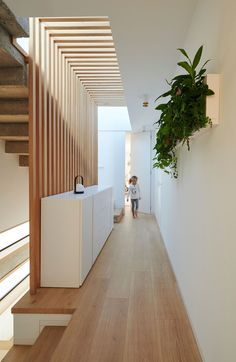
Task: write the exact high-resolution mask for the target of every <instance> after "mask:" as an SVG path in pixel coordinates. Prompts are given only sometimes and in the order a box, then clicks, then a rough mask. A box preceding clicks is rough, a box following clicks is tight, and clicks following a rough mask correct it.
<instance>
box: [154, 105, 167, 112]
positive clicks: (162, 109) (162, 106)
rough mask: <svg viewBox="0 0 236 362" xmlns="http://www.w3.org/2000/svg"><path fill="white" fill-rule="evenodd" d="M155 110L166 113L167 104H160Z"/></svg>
mask: <svg viewBox="0 0 236 362" xmlns="http://www.w3.org/2000/svg"><path fill="white" fill-rule="evenodd" d="M155 109H156V110H158V111H164V110H165V109H166V104H165V103H162V104H159V106H157V107H156V108H155Z"/></svg>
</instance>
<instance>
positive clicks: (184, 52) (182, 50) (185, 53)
mask: <svg viewBox="0 0 236 362" xmlns="http://www.w3.org/2000/svg"><path fill="white" fill-rule="evenodd" d="M177 50H179V51H180V52H181V53H182V54H183V55H184V56H185V57H186V58H187V59H188V60H189V62H190V64H192V63H191V60H190V58H189V56H188V54H187V52H186V51H185V50H184V49H183V48H178V49H177Z"/></svg>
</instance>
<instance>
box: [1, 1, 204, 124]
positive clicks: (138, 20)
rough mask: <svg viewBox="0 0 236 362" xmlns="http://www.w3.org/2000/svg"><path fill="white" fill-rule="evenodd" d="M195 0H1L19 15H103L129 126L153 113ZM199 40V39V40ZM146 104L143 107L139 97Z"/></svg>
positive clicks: (153, 116) (148, 119)
mask: <svg viewBox="0 0 236 362" xmlns="http://www.w3.org/2000/svg"><path fill="white" fill-rule="evenodd" d="M197 1H198V0H146V1H141V0H119V1H117V0H116V1H115V0H86V1H85V0H40V1H38V0H21V1H17V0H5V2H6V3H7V4H8V6H9V7H10V8H11V10H13V12H15V14H16V15H19V16H55V17H56V16H108V17H109V18H110V21H111V27H112V33H113V38H114V42H115V47H116V51H117V55H118V60H119V65H120V71H121V76H122V79H123V85H124V90H125V98H126V103H127V106H128V112H129V116H130V120H131V124H132V128H133V129H134V130H143V129H145V128H146V129H149V128H150V127H152V125H153V123H154V122H155V120H156V119H157V113H156V111H155V110H154V107H155V104H154V100H155V98H157V96H158V95H159V94H160V93H161V92H163V91H164V90H165V87H166V85H165V79H166V78H168V79H170V78H171V77H172V75H173V73H174V71H175V68H176V62H177V60H178V52H177V51H176V49H177V48H178V47H182V46H184V42H185V38H186V35H187V31H188V27H189V25H190V23H191V19H192V15H193V12H194V8H195V5H196V3H197ZM200 45H201V44H200ZM146 100H147V101H149V107H148V108H143V107H142V103H143V101H146Z"/></svg>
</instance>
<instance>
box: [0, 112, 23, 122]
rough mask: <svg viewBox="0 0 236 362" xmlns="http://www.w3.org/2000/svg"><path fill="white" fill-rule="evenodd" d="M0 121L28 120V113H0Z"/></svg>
mask: <svg viewBox="0 0 236 362" xmlns="http://www.w3.org/2000/svg"><path fill="white" fill-rule="evenodd" d="M0 122H1V123H3V122H4V123H11V122H13V123H16V122H19V123H24V122H29V115H28V114H0Z"/></svg>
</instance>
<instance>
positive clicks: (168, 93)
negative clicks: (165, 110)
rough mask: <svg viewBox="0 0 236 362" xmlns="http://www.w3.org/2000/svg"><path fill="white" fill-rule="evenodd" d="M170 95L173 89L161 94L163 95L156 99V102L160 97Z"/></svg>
mask: <svg viewBox="0 0 236 362" xmlns="http://www.w3.org/2000/svg"><path fill="white" fill-rule="evenodd" d="M170 95H171V91H168V92H166V93H163V94H161V95H160V96H159V97H158V98H157V99H156V100H155V102H156V101H157V100H158V99H160V98H162V97H168V96H170Z"/></svg>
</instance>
